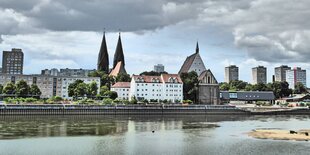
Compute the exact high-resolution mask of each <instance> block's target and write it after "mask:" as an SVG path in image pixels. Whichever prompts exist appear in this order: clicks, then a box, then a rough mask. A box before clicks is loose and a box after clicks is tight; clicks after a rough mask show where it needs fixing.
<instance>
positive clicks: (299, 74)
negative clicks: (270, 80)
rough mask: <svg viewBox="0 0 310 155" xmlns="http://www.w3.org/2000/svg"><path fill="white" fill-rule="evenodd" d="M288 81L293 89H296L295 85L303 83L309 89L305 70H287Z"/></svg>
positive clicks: (296, 68)
mask: <svg viewBox="0 0 310 155" xmlns="http://www.w3.org/2000/svg"><path fill="white" fill-rule="evenodd" d="M286 81H287V83H288V84H289V88H291V89H295V85H296V84H297V83H302V84H303V85H304V86H305V87H307V73H306V70H303V69H301V68H300V67H295V68H293V69H290V70H286Z"/></svg>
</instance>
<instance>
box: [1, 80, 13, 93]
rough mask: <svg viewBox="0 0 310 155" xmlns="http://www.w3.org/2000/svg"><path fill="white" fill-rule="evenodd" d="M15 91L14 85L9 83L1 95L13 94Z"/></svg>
mask: <svg viewBox="0 0 310 155" xmlns="http://www.w3.org/2000/svg"><path fill="white" fill-rule="evenodd" d="M15 89H16V87H15V85H14V83H12V82H9V83H7V84H6V85H5V87H4V88H3V93H4V94H15V91H16V90H15Z"/></svg>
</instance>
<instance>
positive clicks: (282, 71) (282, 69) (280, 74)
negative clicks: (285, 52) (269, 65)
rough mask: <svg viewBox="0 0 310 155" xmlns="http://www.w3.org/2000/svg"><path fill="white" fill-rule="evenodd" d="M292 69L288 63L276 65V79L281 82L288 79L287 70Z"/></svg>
mask: <svg viewBox="0 0 310 155" xmlns="http://www.w3.org/2000/svg"><path fill="white" fill-rule="evenodd" d="M290 69H291V67H288V66H286V65H282V66H279V67H276V68H275V69H274V73H275V81H279V82H283V81H286V71H287V70H290Z"/></svg>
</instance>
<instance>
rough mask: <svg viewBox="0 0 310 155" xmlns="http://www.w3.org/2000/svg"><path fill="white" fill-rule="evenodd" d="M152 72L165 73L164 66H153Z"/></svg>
mask: <svg viewBox="0 0 310 155" xmlns="http://www.w3.org/2000/svg"><path fill="white" fill-rule="evenodd" d="M154 72H157V73H163V72H165V66H164V65H162V64H157V65H154Z"/></svg>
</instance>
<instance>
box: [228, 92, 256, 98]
mask: <svg viewBox="0 0 310 155" xmlns="http://www.w3.org/2000/svg"><path fill="white" fill-rule="evenodd" d="M250 97H251V96H250ZM229 98H238V96H237V93H229Z"/></svg>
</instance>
